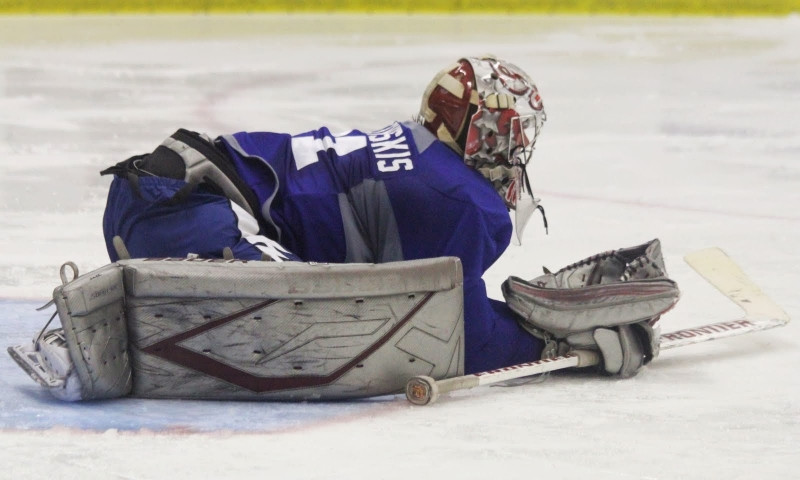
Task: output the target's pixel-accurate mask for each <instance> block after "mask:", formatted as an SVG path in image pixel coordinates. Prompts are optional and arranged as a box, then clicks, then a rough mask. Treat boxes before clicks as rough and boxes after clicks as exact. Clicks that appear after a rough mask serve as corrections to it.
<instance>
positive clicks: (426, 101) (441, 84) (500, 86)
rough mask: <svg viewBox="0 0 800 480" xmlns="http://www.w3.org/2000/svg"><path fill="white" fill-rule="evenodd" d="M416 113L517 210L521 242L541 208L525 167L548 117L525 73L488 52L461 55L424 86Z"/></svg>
mask: <svg viewBox="0 0 800 480" xmlns="http://www.w3.org/2000/svg"><path fill="white" fill-rule="evenodd" d="M419 117H420V122H421V123H422V124H423V125H424V126H425V127H426V128H427V129H428V130H430V131H431V132H432V133H433V134H434V135H436V137H437V138H438V139H439V140H441V141H442V142H444V143H446V144H447V145H448V146H450V148H452V149H453V150H455V151H456V152H457V153H458V154H459V155H462V157H463V159H464V163H466V164H467V165H469V166H470V167H472V168H474V169H476V170H477V171H479V172H480V173H481V174H482V175H483V176H484V177H486V179H488V180H489V181H490V182H491V183H492V185H493V186H494V187H495V190H497V192H498V193H499V194H500V196H501V197H503V200H504V201H505V203H506V206H507V207H508V208H509V209H512V210H515V220H516V221H515V230H516V233H517V238H518V240H519V237H520V236H521V234H522V229H523V228H524V226H525V224H526V223H527V220H528V219H529V218H530V215H531V214H532V213H533V211H534V210H535V209H537V208H539V209H540V210H541V207H540V206H539V200H538V199H536V198H534V197H533V194H532V192H531V191H530V184H529V181H528V177H527V173H526V171H525V169H526V167H527V165H528V163H529V162H530V159H531V156H532V155H533V149H534V145H535V143H536V139H537V137H538V136H539V132H541V129H542V126H543V125H544V122H545V120H546V119H547V116H546V115H545V111H544V104H543V103H542V98H541V96H540V95H539V90H538V89H537V88H536V85H535V84H534V83H533V81H532V80H531V78H530V77H529V76H528V74H526V73H525V72H524V71H522V70H521V69H520V68H519V67H517V66H516V65H514V64H512V63H509V62H506V61H504V60H500V59H497V58H495V57H491V56H484V57H469V58H462V59H460V60H459V61H458V62H457V63H456V64H455V65H454V66H451V67H448V68H446V69H444V70H442V71H441V72H439V73H438V74H437V75H436V77H434V79H433V80H432V81H431V83H430V84H429V85H428V88H427V89H426V90H425V94H424V95H423V97H422V106H421V108H420V115H419ZM525 193H527V195H525ZM545 225H546V223H545Z"/></svg>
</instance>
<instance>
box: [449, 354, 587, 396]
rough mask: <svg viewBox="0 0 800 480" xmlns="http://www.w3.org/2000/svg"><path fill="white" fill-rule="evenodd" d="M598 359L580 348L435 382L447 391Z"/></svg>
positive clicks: (584, 363)
mask: <svg viewBox="0 0 800 480" xmlns="http://www.w3.org/2000/svg"><path fill="white" fill-rule="evenodd" d="M599 361H600V357H599V356H598V354H597V353H596V352H592V351H584V350H580V351H575V352H572V353H570V354H568V355H563V356H560V357H554V358H547V359H544V360H539V361H537V362H527V363H520V364H519V365H511V366H509V367H504V368H498V369H497V370H489V371H487V372H480V373H474V374H472V375H464V376H463V377H453V378H448V379H445V380H439V381H437V382H436V386H437V387H438V388H439V393H447V392H452V391H455V390H464V389H467V388H473V387H477V386H480V385H490V384H492V383H498V382H504V381H506V380H513V379H515V378H520V377H528V376H530V375H538V374H540V373H546V372H552V371H554V370H561V369H564V368H572V367H590V366H592V365H597V364H598V363H599Z"/></svg>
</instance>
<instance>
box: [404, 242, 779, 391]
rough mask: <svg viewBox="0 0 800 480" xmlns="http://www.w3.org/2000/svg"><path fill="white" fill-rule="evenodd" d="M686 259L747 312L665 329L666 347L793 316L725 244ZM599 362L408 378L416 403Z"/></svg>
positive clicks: (590, 355) (559, 361) (576, 357)
mask: <svg viewBox="0 0 800 480" xmlns="http://www.w3.org/2000/svg"><path fill="white" fill-rule="evenodd" d="M684 260H685V261H686V263H688V264H689V266H691V267H692V268H693V269H694V270H695V271H696V272H697V273H699V274H700V275H701V276H702V277H703V278H705V279H706V280H707V281H708V282H709V283H710V284H711V285H713V286H714V287H716V288H717V289H718V290H719V291H720V292H721V293H722V294H723V295H725V296H726V297H728V298H729V299H730V300H731V301H733V302H734V303H736V304H737V305H738V306H739V307H740V308H741V309H742V310H744V312H745V316H744V318H742V319H739V320H733V321H726V322H718V323H711V324H708V325H702V326H698V327H692V328H687V329H684V330H678V331H674V332H669V333H665V334H662V335H661V337H660V344H659V346H660V348H661V350H668V349H670V348H676V347H683V346H686V345H691V344H694V343H700V342H707V341H710V340H718V339H720V338H727V337H733V336H736V335H742V334H745V333H751V332H757V331H761V330H767V329H770V328H775V327H781V326H783V325H786V324H787V323H788V322H789V316H788V315H787V314H786V312H784V311H783V309H781V307H779V306H778V305H776V304H775V302H773V301H772V300H771V299H770V298H769V297H768V296H767V295H766V294H764V292H762V291H761V289H759V288H758V286H756V285H755V284H754V283H753V282H752V281H751V280H750V279H749V278H748V277H747V275H745V273H744V272H743V271H742V270H741V269H740V268H739V266H738V265H737V264H736V263H735V262H734V261H733V260H732V259H731V258H730V257H728V255H727V254H725V252H723V251H722V250H721V249H719V248H716V247H712V248H707V249H704V250H699V251H696V252H693V253H690V254H688V255H686V257H684ZM599 363H600V356H599V354H598V353H597V352H594V351H589V350H576V351H573V352H570V353H568V354H566V355H562V356H558V357H554V358H547V359H543V360H539V361H537V362H528V363H521V364H518V365H512V366H509V367H504V368H499V369H496V370H490V371H487V372H479V373H474V374H471V375H465V376H461V377H454V378H448V379H444V380H434V379H433V378H431V377H427V376H417V377H413V378H411V379H410V380H409V381H408V382H407V383H406V390H405V393H406V398H407V399H408V401H409V402H411V403H413V404H414V405H430V404H432V403H434V402H436V400H437V399H438V398H439V395H441V394H443V393H447V392H452V391H455V390H465V389H469V388H473V387H477V386H480V385H489V384H493V383H499V382H503V381H506V380H511V379H515V378H520V377H527V376H530V375H538V374H541V373H546V372H552V371H555V370H561V369H564V368H572V367H590V366H593V365H597V364H599Z"/></svg>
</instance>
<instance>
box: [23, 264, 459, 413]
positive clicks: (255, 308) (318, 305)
mask: <svg viewBox="0 0 800 480" xmlns="http://www.w3.org/2000/svg"><path fill="white" fill-rule="evenodd" d="M64 277H65V275H64V267H62V280H63V281H64V284H63V285H62V286H59V287H57V288H56V289H55V291H54V295H53V298H54V301H55V303H56V307H57V313H58V316H59V318H60V319H61V323H62V326H63V336H62V334H60V332H59V331H55V332H48V333H47V334H40V335H39V337H38V338H36V339H34V341H33V342H32V343H31V344H28V345H20V346H15V347H11V348H9V353H10V354H11V356H12V357H13V358H14V360H15V361H16V362H17V363H18V364H19V365H20V366H21V367H22V368H23V369H25V370H26V371H27V372H28V373H29V374H30V375H31V377H32V378H34V379H35V380H37V381H38V382H39V383H41V384H42V385H43V386H45V387H47V388H48V389H50V390H51V391H52V393H54V394H55V395H56V396H57V397H59V398H61V399H64V400H88V399H105V398H115V397H122V396H126V395H132V396H136V397H149V398H202V399H248V400H316V399H346V398H358V397H368V396H375V395H383V394H389V393H397V392H401V391H402V390H403V388H404V386H405V382H406V380H407V379H408V378H410V377H413V376H415V375H426V376H430V377H433V378H438V379H441V378H447V377H452V376H457V375H463V373H464V372H463V368H464V367H463V365H464V360H463V356H464V344H463V343H464V334H463V291H462V272H461V263H460V261H459V260H458V259H457V258H453V257H443V258H437V259H430V260H414V261H404V262H394V263H385V264H376V265H373V264H336V265H329V264H307V263H299V262H286V263H276V262H245V261H235V260H199V259H160V260H149V259H144V260H121V261H119V262H117V263H114V264H111V265H107V266H105V267H103V268H100V269H98V270H96V271H93V272H91V273H89V274H86V275H83V276H81V277H77V271H76V272H75V277H77V278H74V279H72V280H71V281H67V280H66V278H64ZM354 292H358V295H354ZM65 344H66V349H65V348H63V347H64V345H65ZM67 352H68V353H67Z"/></svg>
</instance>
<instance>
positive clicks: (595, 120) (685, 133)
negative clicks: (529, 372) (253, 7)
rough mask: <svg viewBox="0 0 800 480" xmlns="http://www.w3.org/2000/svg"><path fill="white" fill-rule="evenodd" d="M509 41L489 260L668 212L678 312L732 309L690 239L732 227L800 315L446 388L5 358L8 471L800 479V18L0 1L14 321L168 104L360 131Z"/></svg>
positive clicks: (663, 221) (778, 294)
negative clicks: (637, 367) (540, 209)
mask: <svg viewBox="0 0 800 480" xmlns="http://www.w3.org/2000/svg"><path fill="white" fill-rule="evenodd" d="M488 52H491V53H495V54H496V55H498V56H500V57H503V58H507V59H510V60H513V61H514V62H515V63H517V64H519V65H520V66H521V67H522V68H523V69H525V70H527V71H528V72H529V73H530V74H531V75H532V76H533V78H534V79H535V80H536V82H537V84H538V87H539V89H540V91H541V94H542V97H543V99H544V104H545V107H546V110H547V114H548V122H547V124H546V125H545V128H544V131H543V133H542V135H541V137H540V138H539V141H538V143H537V151H536V154H535V155H534V158H533V168H532V169H529V172H531V173H532V177H531V180H532V182H533V188H534V191H535V192H536V193H537V195H538V196H540V197H542V199H543V204H544V206H545V207H546V209H547V216H548V220H549V222H550V233H549V235H545V234H544V231H543V229H542V228H541V227H540V224H539V222H538V220H536V219H534V220H533V221H532V222H531V224H530V225H529V227H528V229H527V231H526V234H525V241H524V244H523V246H521V247H513V246H512V247H510V249H509V250H508V251H507V252H506V254H505V255H504V257H503V258H502V259H501V260H500V261H499V262H498V263H497V264H496V265H494V266H493V267H492V269H491V270H490V271H489V272H488V274H487V276H486V280H487V285H488V287H489V290H490V294H491V295H492V296H494V297H496V298H501V295H500V289H499V286H500V283H501V282H502V281H503V280H504V279H505V278H506V277H507V276H509V275H512V274H513V275H517V276H521V277H533V276H536V275H538V274H539V273H540V272H541V268H542V266H543V265H546V266H547V267H548V268H550V269H557V268H560V267H562V266H564V265H566V264H568V263H571V262H573V261H575V260H578V259H580V258H583V257H585V256H588V255H590V254H593V253H596V252H599V251H603V250H608V249H613V248H618V247H623V246H630V245H635V244H638V243H641V242H644V241H646V240H649V239H651V238H655V237H658V238H660V239H661V241H662V243H663V248H664V253H665V257H666V261H667V267H668V269H669V272H670V274H671V276H672V277H673V278H674V279H675V280H677V281H678V282H679V284H680V285H681V287H682V290H683V296H682V300H681V302H680V303H679V304H678V306H677V307H676V309H675V310H673V311H672V312H670V313H669V314H667V315H666V316H665V317H664V318H663V322H662V328H663V330H664V331H670V330H676V329H679V328H686V327H690V326H694V325H700V324H705V323H710V322H714V321H724V320H732V319H736V318H738V317H739V316H740V312H739V310H738V309H737V308H736V307H735V306H734V305H733V304H730V303H729V302H728V301H727V300H726V299H725V298H724V297H723V296H721V295H720V294H719V293H717V292H716V291H715V290H714V289H713V288H712V287H710V286H709V285H707V284H706V283H705V282H704V281H703V280H702V279H701V278H700V277H699V276H697V275H696V274H695V273H694V272H693V271H692V270H691V269H690V268H689V267H688V266H687V265H686V264H685V263H683V261H682V257H683V256H684V255H685V254H687V253H689V252H691V251H694V250H697V249H700V248H704V247H708V246H719V247H721V248H723V249H724V250H725V251H726V252H727V253H728V254H729V255H730V256H731V257H733V258H734V259H735V260H736V261H737V262H738V263H739V265H740V266H741V267H742V268H743V270H744V271H745V272H747V273H748V274H749V275H750V277H751V278H752V279H753V280H754V281H755V282H756V283H757V284H758V285H760V286H761V288H762V289H763V290H764V291H765V292H766V293H767V294H768V295H770V296H771V297H772V298H773V299H774V300H775V301H776V302H777V303H778V304H780V305H781V306H782V307H783V308H784V309H785V310H786V311H787V312H788V313H789V315H790V316H791V317H793V318H795V319H796V321H795V322H794V323H791V324H789V325H788V326H787V327H784V328H782V329H777V330H772V331H769V332H762V333H755V334H752V335H747V336H743V337H737V338H733V339H727V340H720V341H717V342H711V343H706V344H702V345H695V346H690V347H686V348H681V349H677V350H671V351H668V352H664V353H663V354H662V355H661V356H660V357H659V358H658V359H657V361H656V362H654V363H653V364H652V365H651V366H649V367H648V368H646V369H644V370H643V371H642V372H641V373H640V374H639V375H638V376H637V377H635V378H633V379H629V380H614V379H609V378H602V377H599V376H594V375H588V374H587V375H584V374H580V375H556V376H553V377H551V378H549V379H548V380H547V381H545V382H542V383H533V384H527V385H522V386H517V387H507V388H503V387H482V388H478V389H474V390H470V391H467V392H459V393H455V394H452V395H449V396H446V397H444V398H442V399H441V400H440V402H439V403H437V404H436V405H433V406H431V407H429V408H420V407H412V406H410V405H409V404H408V403H406V401H405V399H404V398H403V397H399V396H397V397H392V396H390V397H381V398H378V399H372V400H367V401H362V402H349V403H298V404H289V403H244V402H238V403H237V402H189V401H186V402H177V401H172V402H169V401H155V400H132V399H123V400H118V401H108V402H94V403H83V404H63V403H59V402H57V401H55V400H53V399H51V398H50V397H49V396H48V394H47V392H45V391H43V390H42V389H40V388H39V387H38V386H37V385H35V384H34V383H33V382H32V381H31V380H30V379H29V378H27V376H26V375H25V374H24V373H23V372H22V371H21V370H20V369H18V368H17V367H16V365H15V364H14V363H13V362H12V360H11V359H10V358H9V357H8V356H7V355H5V354H3V355H2V356H0V408H2V411H0V478H8V479H22V478H34V479H36V478H58V479H70V478H74V479H80V480H89V479H111V478H114V479H136V480H144V479H159V478H168V479H195V478H273V479H286V478H298V479H332V478H336V479H339V478H341V479H384V478H385V479H395V478H437V479H444V478H448V479H449V478H458V479H482V478H498V479H516V478H533V479H537V478H541V479H548V480H555V479H562V478H563V479H566V478H587V479H588V478H591V479H593V480H600V479H724V480H732V479H755V478H770V479H791V478H800V373H798V368H800V351H799V350H798V347H800V339H799V337H800V335H799V334H800V299H798V295H797V292H798V288H800V268H799V267H800V265H798V263H800V262H798V260H800V253H798V245H800V212H798V205H800V114H798V111H799V110H800V17H798V16H793V17H788V18H774V19H770V18H759V19H755V18H736V19H722V18H679V17H678V18H648V17H639V18H626V17H604V16H586V17H569V16H531V17H525V16H514V17H481V16H460V17H449V16H424V17H418V16H410V15H409V16H403V15H400V16H334V15H321V16H298V15H289V16H278V15H276V16H255V15H254V16H159V17H148V16H143V17H125V16H112V17H38V18H36V17H0V340H2V341H1V342H0V343H2V345H1V346H2V347H3V350H5V347H6V346H8V345H10V344H15V343H21V342H22V341H26V340H28V339H29V338H31V337H32V336H33V335H34V334H35V333H36V332H38V330H39V329H40V328H41V327H42V326H43V324H44V322H45V321H46V320H47V318H48V317H49V312H48V313H39V312H35V311H34V308H35V307H37V306H39V305H41V304H43V303H45V302H46V301H47V300H48V299H49V296H50V295H51V292H52V289H53V288H54V287H55V286H56V285H58V284H59V282H60V280H59V277H58V267H59V266H60V265H61V264H62V263H63V262H65V261H67V260H72V261H74V262H76V263H77V264H78V265H79V266H80V268H81V271H82V272H88V271H90V270H91V269H94V268H96V267H99V266H102V265H104V264H106V263H107V262H108V259H107V256H106V252H105V246H104V243H103V240H102V232H101V217H102V211H103V207H104V202H105V194H106V189H107V186H108V183H109V182H110V179H109V177H100V175H99V174H98V172H99V171H100V170H101V169H103V168H105V167H107V166H109V165H111V164H114V163H116V162H118V161H120V160H124V159H125V158H127V157H129V156H131V155H134V154H138V153H143V152H146V151H151V150H152V149H153V148H154V147H155V146H156V145H158V144H159V143H160V142H161V141H162V140H163V139H164V138H165V137H167V136H168V135H170V134H171V133H172V132H173V131H174V130H175V129H177V128H178V127H186V128H189V129H193V130H197V131H202V132H207V133H209V134H212V135H217V134H223V133H232V132H235V131H239V130H268V131H280V132H291V133H300V132H302V131H306V130H309V129H312V128H315V127H318V126H321V125H327V126H329V127H330V128H331V129H332V130H334V131H336V130H347V129H350V128H359V129H362V130H365V131H370V130H373V129H376V128H380V127H383V126H384V125H386V124H388V123H390V122H391V121H393V120H405V119H408V118H410V117H411V115H413V114H414V113H416V111H417V109H418V107H419V100H420V96H421V94H422V92H423V90H424V88H425V86H426V85H427V83H428V82H429V81H430V79H431V78H432V77H433V75H434V74H435V73H436V72H437V71H439V70H440V69H441V68H443V67H444V66H446V65H447V64H448V63H449V62H451V61H453V60H456V59H457V58H459V57H460V56H464V55H478V54H483V53H488Z"/></svg>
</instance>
